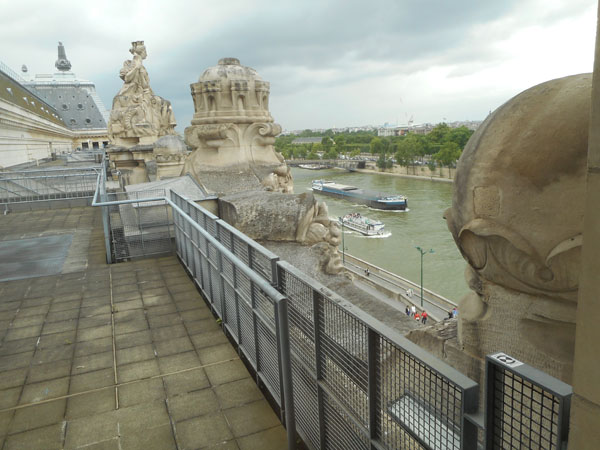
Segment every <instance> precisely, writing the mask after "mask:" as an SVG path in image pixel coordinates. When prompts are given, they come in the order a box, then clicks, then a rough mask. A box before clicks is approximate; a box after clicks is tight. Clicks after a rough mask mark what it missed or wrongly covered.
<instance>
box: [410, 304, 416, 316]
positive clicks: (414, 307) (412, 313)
mask: <svg viewBox="0 0 600 450" xmlns="http://www.w3.org/2000/svg"><path fill="white" fill-rule="evenodd" d="M416 313H417V308H416V306H415V305H412V306H411V307H410V315H411V316H412V317H414V316H415V314H416Z"/></svg>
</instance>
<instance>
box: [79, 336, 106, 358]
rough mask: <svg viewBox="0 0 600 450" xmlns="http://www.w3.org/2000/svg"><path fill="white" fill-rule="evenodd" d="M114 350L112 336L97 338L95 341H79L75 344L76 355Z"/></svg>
mask: <svg viewBox="0 0 600 450" xmlns="http://www.w3.org/2000/svg"><path fill="white" fill-rule="evenodd" d="M108 351H112V337H111V336H107V337H105V338H100V339H95V340H93V341H85V342H78V343H77V344H75V355H74V356H75V357H78V356H85V355H92V354H94V353H102V352H108Z"/></svg>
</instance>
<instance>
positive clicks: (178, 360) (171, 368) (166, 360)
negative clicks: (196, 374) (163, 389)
mask: <svg viewBox="0 0 600 450" xmlns="http://www.w3.org/2000/svg"><path fill="white" fill-rule="evenodd" d="M158 365H159V367H160V373H162V374H165V373H173V372H178V371H180V370H184V369H191V368H193V367H199V366H200V359H199V358H198V355H197V354H196V352H195V351H191V352H185V353H178V354H176V355H169V356H163V357H160V358H158Z"/></svg>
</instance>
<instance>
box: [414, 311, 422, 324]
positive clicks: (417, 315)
mask: <svg viewBox="0 0 600 450" xmlns="http://www.w3.org/2000/svg"><path fill="white" fill-rule="evenodd" d="M415 320H416V321H417V322H419V321H420V320H421V316H420V315H419V313H416V314H415Z"/></svg>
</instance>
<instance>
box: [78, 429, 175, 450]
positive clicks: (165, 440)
mask: <svg viewBox="0 0 600 450" xmlns="http://www.w3.org/2000/svg"><path fill="white" fill-rule="evenodd" d="M120 448H123V449H127V450H148V449H152V448H156V449H161V450H170V449H173V450H175V449H176V448H177V446H176V444H175V439H174V437H173V430H172V428H171V424H165V425H160V426H158V427H155V428H144V429H141V430H139V431H137V432H132V433H127V434H125V435H124V436H123V437H122V438H121V447H120ZM86 450H87V449H86Z"/></svg>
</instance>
